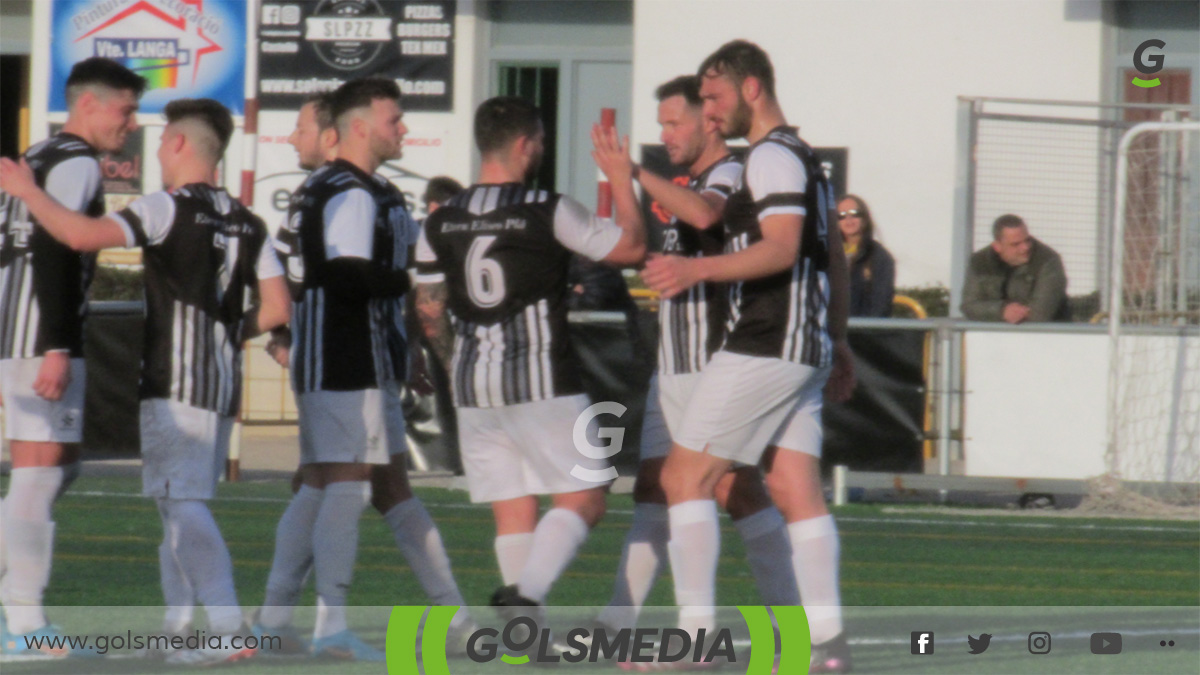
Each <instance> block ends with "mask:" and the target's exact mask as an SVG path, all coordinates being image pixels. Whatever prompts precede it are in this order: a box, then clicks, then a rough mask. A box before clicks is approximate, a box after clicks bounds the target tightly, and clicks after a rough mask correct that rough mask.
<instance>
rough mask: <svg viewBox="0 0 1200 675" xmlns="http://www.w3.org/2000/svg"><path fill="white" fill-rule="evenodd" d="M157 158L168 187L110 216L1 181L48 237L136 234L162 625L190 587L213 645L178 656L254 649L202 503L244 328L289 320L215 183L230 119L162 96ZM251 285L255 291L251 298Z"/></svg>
mask: <svg viewBox="0 0 1200 675" xmlns="http://www.w3.org/2000/svg"><path fill="white" fill-rule="evenodd" d="M164 113H165V115H166V118H167V125H166V127H165V128H164V130H163V135H162V143H161V145H160V146H159V150H158V160H159V163H160V165H161V166H162V176H163V185H164V186H165V188H166V190H165V191H162V192H156V193H153V194H150V195H147V196H145V197H142V198H139V199H137V200H135V201H134V202H133V203H132V204H130V205H129V206H128V207H127V208H125V209H122V210H121V211H119V212H117V213H115V214H111V215H109V216H107V217H101V218H90V217H87V216H85V215H81V214H78V213H75V212H73V211H71V210H69V209H66V208H64V207H63V206H61V205H59V204H58V203H57V202H55V201H54V200H53V199H52V198H51V197H49V196H48V195H46V193H45V192H42V191H40V190H38V189H37V188H36V186H35V185H34V184H33V183H32V181H31V180H30V177H29V175H28V173H27V172H23V171H21V169H20V167H18V166H17V165H15V164H13V163H12V162H10V161H7V160H5V161H4V162H3V164H2V165H0V181H2V182H3V184H4V186H5V188H6V189H11V191H12V192H13V193H14V194H16V195H18V196H20V197H21V198H23V199H25V201H26V204H27V205H28V207H29V210H30V212H32V213H33V214H34V215H35V216H37V217H38V219H39V220H40V221H41V222H42V224H43V225H44V226H45V227H46V229H47V231H49V232H50V234H51V235H53V236H54V237H55V238H56V239H58V240H59V241H61V242H63V243H64V244H66V245H68V246H70V247H71V248H73V249H75V250H79V251H98V250H100V249H103V248H109V247H112V246H140V247H142V251H143V260H144V264H145V270H146V326H145V334H144V335H145V340H144V347H143V354H142V376H141V385H140V392H139V397H140V398H141V415H140V426H141V441H142V464H143V468H142V484H143V491H144V494H146V495H147V496H150V497H153V498H154V499H155V501H156V502H157V504H158V510H159V513H160V515H161V517H162V522H163V534H164V537H163V544H162V546H161V547H160V548H159V556H160V563H161V571H162V583H163V591H164V595H165V596H166V599H167V603H168V609H167V615H166V621H165V623H166V625H165V629H166V631H167V632H169V633H174V634H180V633H183V632H184V631H185V630H186V629H187V627H188V625H189V624H190V623H191V619H192V605H193V604H194V602H195V601H196V600H198V601H200V602H201V603H203V604H204V606H205V610H206V614H207V615H208V629H207V632H208V633H209V634H210V635H219V636H222V638H223V639H222V642H221V645H220V646H219V647H216V646H215V645H214V646H213V647H211V648H210V647H201V648H200V649H194V650H193V649H188V650H180V651H177V652H174V653H172V654H170V655H168V657H167V659H168V661H169V662H172V663H184V664H210V663H220V662H227V661H235V660H240V659H242V658H246V657H248V656H252V655H253V654H254V652H255V650H254V649H252V648H246V647H245V645H244V643H242V642H241V640H242V639H243V638H244V637H245V636H244V635H238V634H237V633H238V632H239V631H240V629H241V628H242V611H241V607H240V605H239V604H238V600H237V592H236V590H235V589H234V583H233V563H232V560H231V559H230V557H229V551H228V549H227V548H226V546H225V542H224V540H223V539H222V537H221V532H220V530H219V529H218V528H217V524H216V521H214V520H213V517H212V513H211V512H210V511H209V509H208V506H207V504H206V503H205V502H206V501H207V500H209V499H211V498H212V497H213V493H214V491H215V489H216V484H217V480H218V478H219V477H220V472H221V470H222V469H223V468H224V466H225V458H226V455H227V453H228V448H229V436H230V432H231V430H232V428H233V418H234V415H235V414H236V413H237V410H238V406H239V398H240V394H241V384H242V354H241V345H242V342H243V341H244V340H246V339H248V338H250V337H253V336H254V335H257V334H258V333H260V332H262V331H264V330H269V329H271V328H273V327H275V326H277V325H281V324H283V323H285V322H287V320H288V311H289V305H288V297H287V287H286V284H285V283H284V280H283V269H282V267H281V266H280V264H279V260H278V258H277V257H276V256H275V253H274V249H273V246H272V244H271V240H270V235H269V234H268V233H267V229H266V226H265V225H264V224H263V222H262V220H260V219H259V218H258V217H257V216H255V215H254V214H252V213H250V211H249V210H247V209H246V208H245V207H243V206H242V205H241V204H240V203H238V202H237V201H236V200H234V199H233V198H232V197H231V196H230V195H229V193H227V192H226V191H225V190H224V189H222V188H219V187H217V186H215V185H214V184H213V177H214V176H215V175H216V169H217V164H218V163H219V162H220V161H221V157H222V156H223V155H224V153H225V149H226V147H227V146H228V144H229V137H230V136H231V135H232V133H233V118H232V117H231V116H230V114H229V111H228V110H226V109H225V107H224V106H222V105H221V104H220V103H218V102H216V101H214V100H212V99H178V100H175V101H172V102H170V103H168V104H167V106H166V108H165V110H164ZM255 290H257V293H258V296H259V298H260V304H259V305H258V306H257V307H251V306H250V298H251V295H252V294H253V292H254V291H255Z"/></svg>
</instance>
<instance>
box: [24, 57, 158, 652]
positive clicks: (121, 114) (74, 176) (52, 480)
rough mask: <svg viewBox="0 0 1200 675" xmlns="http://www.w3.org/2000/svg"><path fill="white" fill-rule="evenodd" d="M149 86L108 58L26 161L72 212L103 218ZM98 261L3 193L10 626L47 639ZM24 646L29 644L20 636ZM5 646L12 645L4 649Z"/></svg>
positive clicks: (73, 90) (75, 455)
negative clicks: (45, 602)
mask: <svg viewBox="0 0 1200 675" xmlns="http://www.w3.org/2000/svg"><path fill="white" fill-rule="evenodd" d="M144 87H145V80H143V79H142V78H141V77H140V76H138V75H136V74H135V73H133V72H132V71H130V70H129V69H127V68H125V67H124V66H122V65H120V64H118V63H116V62H114V61H109V60H107V59H101V58H91V59H86V60H84V61H80V62H79V63H77V64H75V66H74V67H73V68H72V69H71V73H70V75H69V76H68V77H67V87H66V99H67V109H68V112H67V121H66V123H65V124H64V125H63V128H62V130H61V131H59V132H58V133H57V134H55V135H54V136H51V137H50V138H49V139H47V140H45V141H42V142H41V143H38V144H37V145H34V146H33V147H32V148H30V149H29V150H28V151H27V152H26V153H25V155H24V158H25V161H27V162H28V163H29V165H30V167H32V169H33V172H34V176H35V180H36V182H37V184H38V185H39V186H40V187H42V188H43V189H44V190H46V192H48V193H49V194H50V195H52V196H53V197H54V198H55V199H56V200H57V201H58V202H59V203H61V204H63V205H64V206H66V207H67V208H69V209H71V210H73V211H78V212H81V213H85V214H87V215H89V216H98V215H101V214H103V213H104V190H103V187H102V185H101V177H100V165H99V163H98V162H97V161H96V158H97V155H98V153H99V152H101V151H106V152H117V151H119V150H120V149H121V148H122V147H123V146H124V145H125V137H126V135H127V134H128V133H129V132H130V131H132V130H134V129H136V128H137V121H136V113H137V109H138V98H139V97H140V96H141V94H142V90H143V88H144ZM94 265H95V255H93V254H86V255H80V254H79V253H76V252H75V251H72V250H71V249H69V248H67V247H66V246H63V245H62V244H60V243H58V242H57V241H55V240H54V239H53V238H52V237H51V236H50V235H49V234H47V232H46V230H45V229H44V228H43V227H41V225H40V223H39V222H38V221H37V220H36V219H35V218H33V217H31V216H30V214H29V212H28V210H27V209H26V206H25V204H24V202H22V201H21V200H20V199H16V198H14V197H13V196H11V195H0V403H3V404H4V412H5V418H6V419H5V424H4V435H5V438H7V439H8V440H9V441H10V448H11V451H12V461H13V470H12V482H11V483H9V487H8V497H7V499H6V500H5V503H4V511H3V515H0V529H3V530H4V537H3V539H2V541H3V543H4V546H0V579H2V581H0V602H3V604H4V614H5V617H4V618H5V619H6V621H5V622H4V630H5V631H6V632H9V633H12V634H14V635H18V636H19V635H22V634H26V633H34V634H39V633H40V634H46V633H47V632H53V631H54V630H56V629H55V628H54V627H53V626H50V625H49V624H48V623H47V621H46V617H45V613H44V611H43V609H42V595H43V592H44V591H45V588H46V584H47V583H48V582H49V580H50V559H51V551H52V548H53V541H54V521H53V520H51V506H52V504H53V503H54V501H55V499H56V498H57V497H58V495H59V494H61V493H62V492H63V491H65V490H66V489H67V486H69V485H70V484H71V482H72V481H73V480H74V479H75V477H76V476H77V475H78V474H79V445H78V443H79V442H80V440H81V437H82V433H83V395H84V388H85V369H84V361H83V322H84V316H85V314H86V309H87V302H86V295H87V288H88V285H89V284H90V283H91V277H92V269H93V267H94ZM16 642H17V643H18V644H24V641H23V640H17V641H16ZM6 649H7V648H6Z"/></svg>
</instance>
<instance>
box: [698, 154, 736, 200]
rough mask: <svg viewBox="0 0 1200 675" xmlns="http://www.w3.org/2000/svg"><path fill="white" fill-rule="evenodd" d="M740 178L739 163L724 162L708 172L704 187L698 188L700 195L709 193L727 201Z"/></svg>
mask: <svg viewBox="0 0 1200 675" xmlns="http://www.w3.org/2000/svg"><path fill="white" fill-rule="evenodd" d="M741 177H742V163H741V162H734V161H729V162H725V163H723V164H721V165H720V166H717V167H715V168H713V170H712V171H711V172H709V174H708V178H707V179H706V180H705V181H704V186H703V187H701V188H700V194H705V193H708V192H711V193H713V194H716V195H719V196H721V197H722V198H723V199H729V195H731V194H733V191H734V189H736V188H737V184H738V181H739V180H740V179H741Z"/></svg>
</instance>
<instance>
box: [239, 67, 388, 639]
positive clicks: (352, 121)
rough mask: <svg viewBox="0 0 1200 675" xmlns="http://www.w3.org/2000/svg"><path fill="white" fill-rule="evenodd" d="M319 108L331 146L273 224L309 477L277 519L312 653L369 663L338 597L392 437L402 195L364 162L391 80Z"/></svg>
mask: <svg viewBox="0 0 1200 675" xmlns="http://www.w3.org/2000/svg"><path fill="white" fill-rule="evenodd" d="M330 107H331V112H332V117H333V120H334V124H335V126H336V127H337V137H338V143H337V148H336V155H337V156H336V158H335V159H334V160H333V161H331V162H328V163H326V164H324V165H323V166H321V167H320V168H318V169H317V170H316V171H314V172H313V173H312V174H311V175H310V176H309V177H308V179H307V180H306V181H305V182H304V184H303V185H301V187H300V188H299V189H298V190H297V191H296V192H295V193H294V194H293V195H292V199H291V204H290V206H289V208H288V219H287V222H286V223H285V225H284V227H283V228H282V229H281V231H280V235H279V246H280V252H281V254H282V255H284V256H285V259H286V266H287V271H288V283H289V286H290V287H291V293H292V300H293V304H294V319H293V321H292V340H293V343H292V347H291V354H290V356H291V359H290V369H291V379H292V389H293V390H294V391H295V393H296V404H297V407H298V408H299V412H300V452H301V463H302V464H303V465H305V470H304V482H305V485H307V486H309V487H310V488H311V490H302V491H301V492H298V493H297V496H296V498H294V499H293V503H292V504H290V505H289V512H291V513H285V516H284V519H285V520H287V519H290V518H291V516H296V517H297V518H300V517H301V516H303V518H302V520H305V521H308V520H311V522H312V523H313V524H312V555H313V567H314V572H315V576H316V586H317V621H316V626H315V629H314V631H313V645H312V649H313V652H314V654H316V655H318V656H332V657H337V658H346V659H355V660H373V661H382V660H383V652H382V651H380V650H378V649H375V648H374V647H371V646H369V645H367V644H366V643H364V642H363V641H362V640H361V639H359V638H358V637H357V636H356V635H355V634H354V633H353V632H351V631H350V630H349V628H348V625H347V622H346V611H345V603H346V592H347V589H348V588H349V585H350V581H351V578H352V577H353V572H354V561H355V558H356V557H357V542H358V520H359V516H360V515H361V513H362V510H363V509H364V508H365V507H366V505H367V500H368V497H369V495H370V481H371V474H372V466H373V465H381V466H386V465H387V464H389V455H390V450H391V448H392V447H394V446H395V445H396V444H397V443H403V437H404V419H403V416H402V415H401V412H400V410H399V406H397V405H392V404H391V400H392V395H391V392H392V390H394V388H395V387H396V386H398V382H400V381H402V379H403V377H404V371H405V359H406V356H407V355H406V346H405V344H404V341H403V340H402V339H399V336H398V334H397V332H396V330H395V318H396V314H397V309H398V302H399V299H400V298H401V297H403V295H404V294H405V292H406V291H407V290H408V288H409V285H410V284H409V278H408V273H407V271H406V270H405V269H404V263H405V260H404V256H403V252H404V243H405V242H404V241H403V231H404V224H405V222H406V219H409V215H408V210H407V205H406V203H405V201H404V196H403V195H402V194H400V192H399V191H398V190H396V189H395V188H393V187H392V186H390V185H388V184H387V183H386V181H380V180H378V179H377V178H376V176H375V170H376V169H377V168H378V167H379V166H380V165H381V164H382V163H383V162H384V161H386V160H389V159H394V158H396V157H399V156H400V153H401V147H402V146H401V144H402V141H403V137H404V133H405V132H406V131H407V128H406V127H405V126H404V123H403V121H402V118H403V114H404V113H403V110H402V109H401V107H400V90H399V88H398V87H397V86H396V83H395V82H394V81H392V80H388V79H383V78H367V79H360V80H352V81H350V82H347V83H346V84H344V85H343V86H342V87H340V88H338V90H337V91H335V92H334V93H333V95H332V98H331V102H330ZM303 501H308V502H309V503H308V504H303V503H301V504H298V503H297V502H303ZM293 507H295V508H296V509H299V510H300V511H302V512H303V513H298V512H294V511H293ZM277 539H278V537H277ZM275 602H278V600H276V599H275V598H272V599H270V600H269V601H268V603H269V604H268V606H267V607H268V609H266V610H264V615H265V616H261V617H260V619H261V620H263V622H264V624H265V625H267V626H272V625H273V624H275V623H276V622H277V621H278V620H279V619H280V618H285V617H284V616H282V615H280V614H276V609H274V608H277V607H280V605H276V604H273V603H275Z"/></svg>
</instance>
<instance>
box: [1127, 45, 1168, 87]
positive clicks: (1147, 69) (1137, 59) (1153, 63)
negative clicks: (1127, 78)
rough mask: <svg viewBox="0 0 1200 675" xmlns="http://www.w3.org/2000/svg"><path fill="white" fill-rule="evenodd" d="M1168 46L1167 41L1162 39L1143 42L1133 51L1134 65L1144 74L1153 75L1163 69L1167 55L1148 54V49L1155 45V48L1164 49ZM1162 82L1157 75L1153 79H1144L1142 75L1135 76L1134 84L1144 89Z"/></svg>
mask: <svg viewBox="0 0 1200 675" xmlns="http://www.w3.org/2000/svg"><path fill="white" fill-rule="evenodd" d="M1166 46H1167V43H1165V42H1163V41H1162V40H1146V41H1145V42H1143V43H1142V44H1140V45H1138V48H1137V49H1136V50H1134V52H1133V67H1134V68H1137V71H1138V72H1139V73H1141V74H1143V75H1153V74H1155V73H1157V72H1158V71H1160V70H1162V69H1163V62H1164V61H1166V57H1164V56H1163V55H1162V54H1151V55H1149V56H1146V50H1147V49H1149V48H1151V47H1154V48H1155V49H1162V48H1163V47H1166ZM1160 84H1162V82H1160V81H1159V79H1158V78H1157V77H1156V78H1154V79H1153V80H1143V79H1142V78H1140V77H1135V78H1133V86H1135V87H1142V88H1143V89H1149V88H1151V87H1157V86H1158V85H1160Z"/></svg>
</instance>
